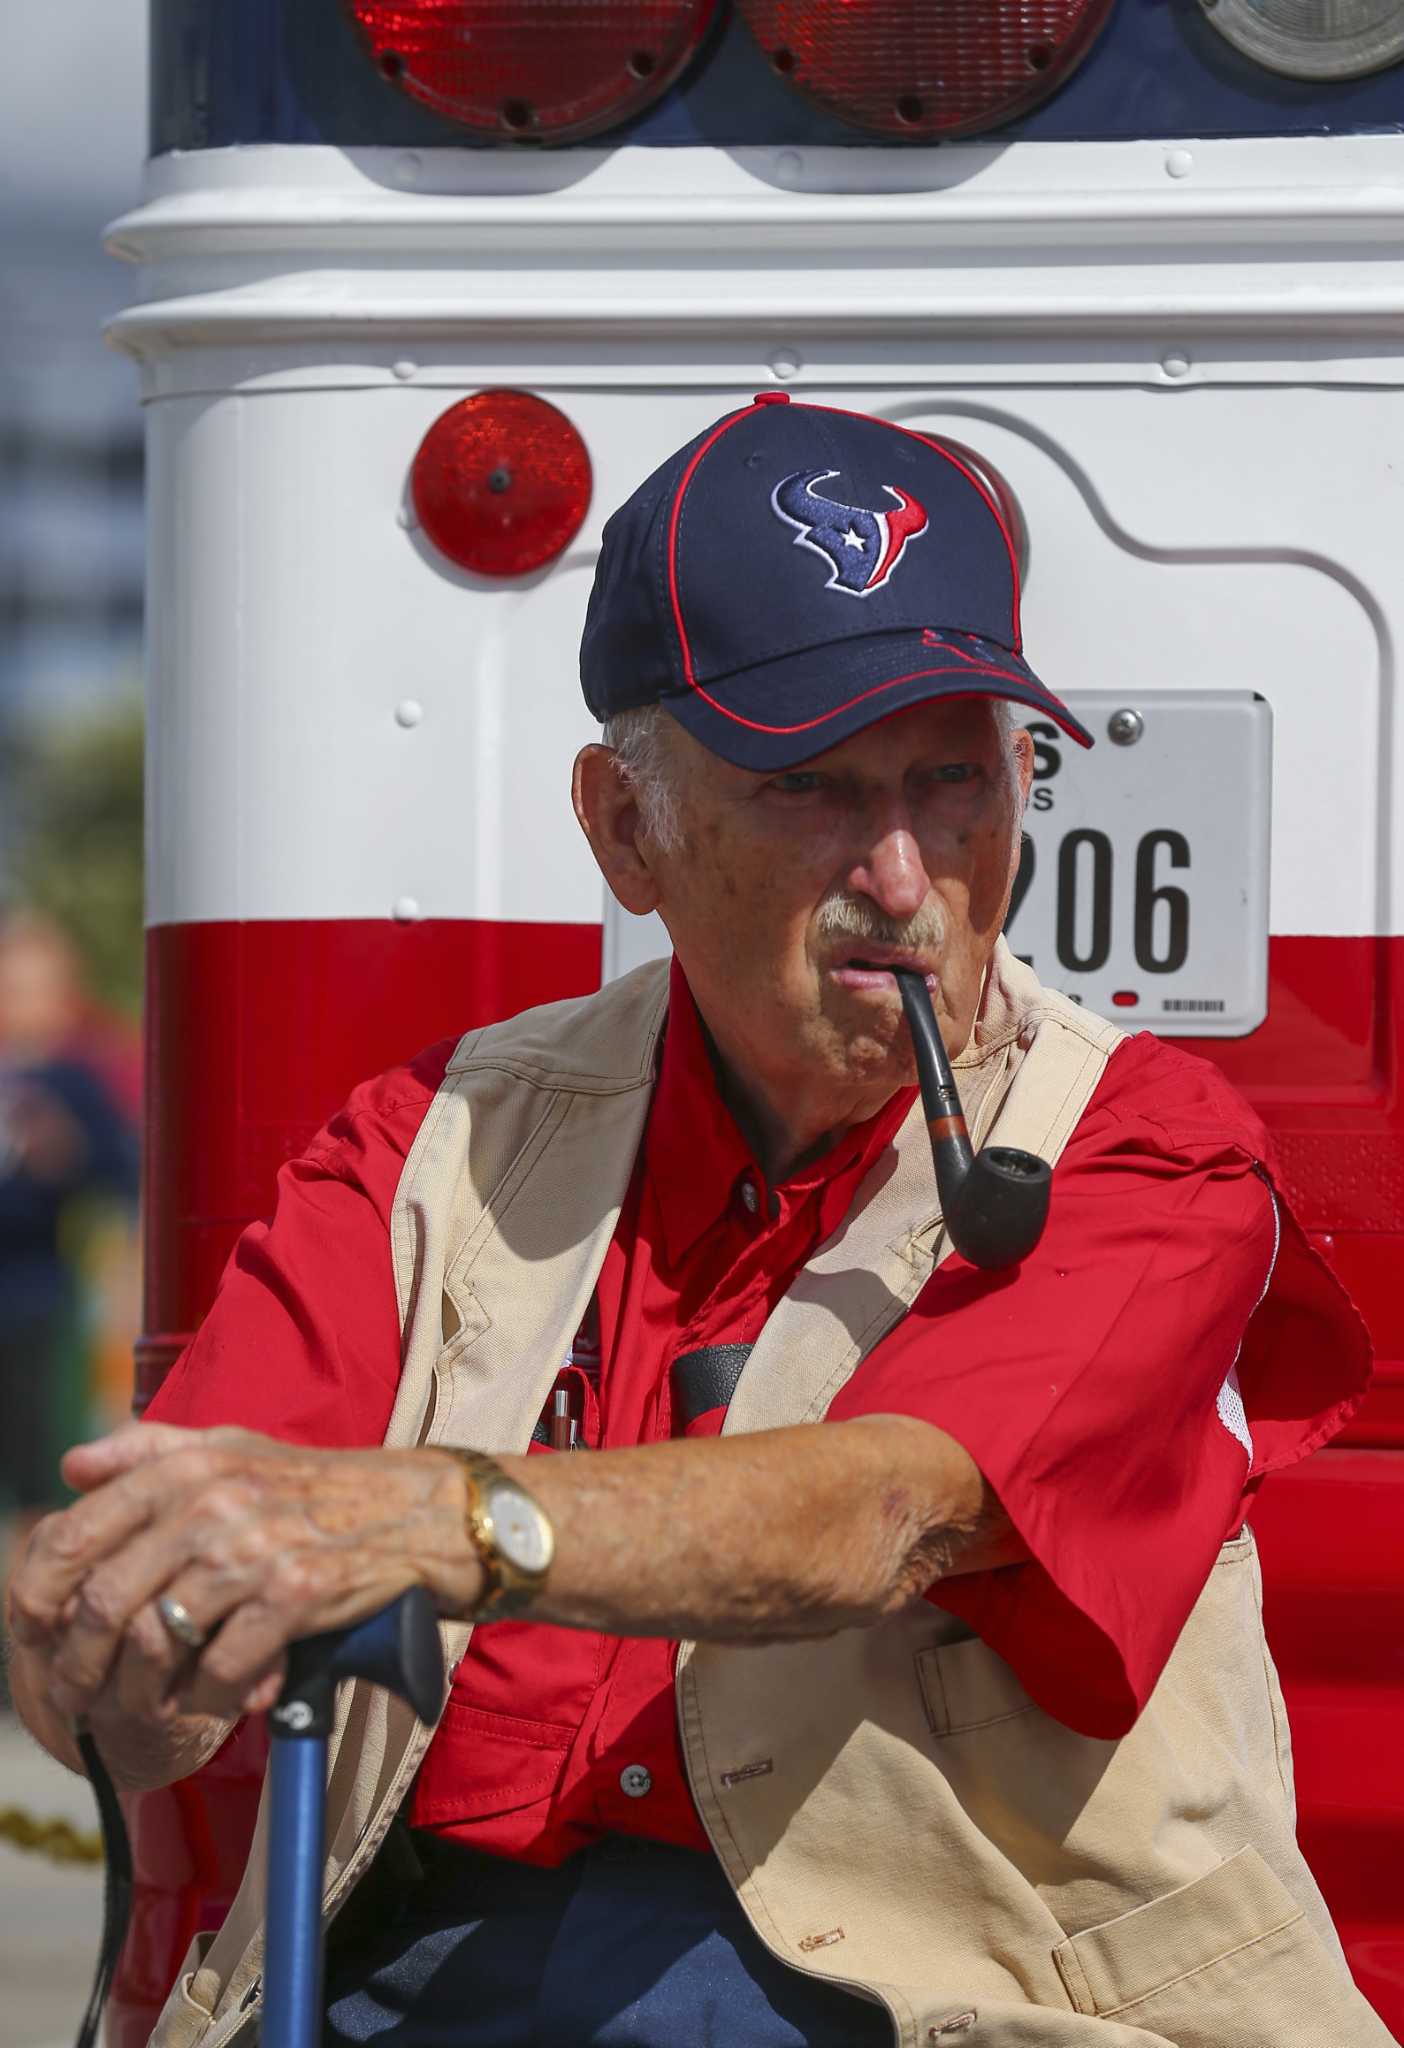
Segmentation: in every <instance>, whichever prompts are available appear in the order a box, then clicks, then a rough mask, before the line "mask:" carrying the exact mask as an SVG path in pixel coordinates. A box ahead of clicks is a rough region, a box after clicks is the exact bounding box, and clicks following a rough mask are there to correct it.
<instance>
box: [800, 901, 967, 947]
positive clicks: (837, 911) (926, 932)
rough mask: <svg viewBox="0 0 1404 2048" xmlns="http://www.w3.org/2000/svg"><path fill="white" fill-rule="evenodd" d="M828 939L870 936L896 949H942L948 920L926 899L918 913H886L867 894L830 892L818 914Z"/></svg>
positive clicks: (872, 940)
mask: <svg viewBox="0 0 1404 2048" xmlns="http://www.w3.org/2000/svg"><path fill="white" fill-rule="evenodd" d="M815 926H816V928H817V930H818V933H819V936H820V937H821V938H824V939H866V940H868V941H869V942H870V943H871V944H873V945H877V946H890V947H891V948H892V949H893V951H894V952H902V953H906V952H911V953H939V952H940V951H941V950H942V948H943V947H944V946H945V943H946V921H945V919H944V918H943V917H942V915H941V913H940V911H939V910H938V909H937V907H936V905H935V904H934V903H924V904H923V905H922V907H921V909H920V910H919V911H918V912H917V913H916V916H915V917H910V918H905V919H897V918H892V917H886V916H884V914H883V912H882V911H880V910H879V909H878V907H877V905H876V904H875V903H872V902H869V900H868V899H867V897H865V896H842V895H838V896H830V897H827V898H826V899H825V901H824V902H823V903H821V904H820V906H819V910H818V914H817V916H816V917H815Z"/></svg>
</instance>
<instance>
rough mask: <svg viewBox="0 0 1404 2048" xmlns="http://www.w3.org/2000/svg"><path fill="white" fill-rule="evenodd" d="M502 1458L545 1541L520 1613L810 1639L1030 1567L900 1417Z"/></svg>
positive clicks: (654, 1631)
mask: <svg viewBox="0 0 1404 2048" xmlns="http://www.w3.org/2000/svg"><path fill="white" fill-rule="evenodd" d="M501 1462H502V1463H503V1464H504V1466H505V1467H506V1468H507V1469H508V1470H509V1471H510V1472H511V1474H512V1476H513V1478H515V1479H518V1480H520V1482H521V1483H522V1484H523V1485H524V1486H526V1487H527V1488H528V1490H529V1491H530V1492H531V1493H532V1494H533V1495H534V1496H535V1498H536V1499H537V1500H538V1501H539V1502H540V1504H541V1506H542V1507H543V1508H544V1509H545V1510H546V1512H547V1514H548V1515H549V1516H550V1517H551V1520H552V1522H553V1524H554V1525H555V1530H556V1559H555V1563H554V1564H553V1566H552V1570H551V1577H550V1582H549V1584H548V1585H547V1587H546V1589H545V1592H544V1593H543V1594H542V1595H541V1596H540V1597H539V1598H538V1599H537V1600H536V1601H535V1602H534V1603H533V1606H532V1609H531V1616H532V1619H533V1620H537V1619H539V1620H542V1621H552V1622H557V1623H560V1624H563V1625H565V1626H567V1627H575V1628H596V1629H601V1630H604V1631H607V1632H609V1633H613V1634H619V1635H656V1636H691V1637H697V1638H701V1639H704V1640H705V1639H707V1638H711V1639H713V1640H723V1641H726V1640H733V1639H749V1640H758V1641H764V1640H767V1639H773V1638H776V1637H786V1636H806V1635H822V1634H826V1633H830V1632H832V1631H834V1630H836V1629H840V1628H849V1627H861V1626H864V1625H866V1624H868V1623H871V1622H874V1621H877V1620H879V1619H880V1618H881V1617H882V1616H883V1615H884V1614H888V1613H891V1612H894V1611H896V1610H897V1609H899V1608H901V1607H902V1606H904V1605H906V1604H907V1602H908V1601H910V1600H911V1599H913V1598H914V1597H916V1596H917V1595H919V1594H920V1593H921V1592H923V1591H924V1590H925V1588H926V1587H927V1586H928V1585H929V1584H931V1583H932V1581H933V1580H935V1579H937V1578H938V1577H941V1576H942V1575H943V1574H945V1573H948V1572H952V1571H970V1570H975V1569H980V1568H984V1567H988V1566H992V1565H997V1564H1007V1563H1013V1562H1016V1561H1017V1560H1018V1558H1019V1557H1021V1556H1022V1555H1024V1552H1023V1551H1022V1549H1021V1548H1020V1547H1019V1545H1018V1543H1017V1539H1014V1538H1012V1536H1011V1534H1010V1532H1009V1528H1008V1524H1007V1521H1006V1520H1005V1518H1004V1516H1003V1514H1002V1511H1001V1510H1000V1509H999V1507H998V1503H997V1502H996V1501H995V1500H994V1498H993V1496H992V1495H991V1493H990V1491H989V1489H988V1487H987V1486H986V1485H985V1484H984V1482H983V1480H982V1478H981V1475H980V1473H979V1471H978V1469H977V1468H976V1467H975V1465H974V1463H973V1461H972V1460H971V1459H970V1457H969V1456H968V1454H967V1453H966V1452H965V1451H964V1450H963V1449H962V1448H961V1446H960V1445H959V1444H957V1443H955V1442H954V1441H953V1439H951V1438H950V1437H948V1436H946V1435H944V1433H943V1432H941V1431H939V1430H936V1429H933V1428H931V1427H930V1426H929V1425H928V1424H926V1423H922V1422H916V1421H913V1420H911V1419H910V1418H907V1417H902V1416H882V1417H876V1418H874V1419H873V1420H872V1421H867V1422H853V1423H842V1424H809V1425H805V1426H802V1427H800V1428H792V1429H778V1430H766V1431H760V1432H757V1433H756V1434H754V1435H747V1436H738V1437H729V1438H725V1439H722V1440H720V1441H717V1440H705V1441H692V1442H679V1443H667V1444H652V1445H648V1446H646V1447H643V1448H640V1449H637V1450H619V1451H606V1452H602V1453H601V1452H580V1453H576V1454H575V1455H572V1456H570V1457H556V1458H540V1457H534V1458H530V1459H528V1458H507V1459H503V1460H502V1461H501Z"/></svg>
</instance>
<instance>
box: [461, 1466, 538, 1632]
mask: <svg viewBox="0 0 1404 2048" xmlns="http://www.w3.org/2000/svg"><path fill="white" fill-rule="evenodd" d="M439 1449H440V1450H444V1451H447V1452H448V1454H449V1456H450V1457H451V1458H454V1459H456V1460H457V1462H458V1463H459V1465H461V1466H462V1468H463V1476H464V1478H465V1480H466V1481H467V1494H468V1500H467V1507H466V1509H465V1514H464V1522H465V1526H466V1528H467V1531H468V1540H469V1542H470V1543H471V1544H472V1546H473V1548H474V1550H475V1551H476V1552H477V1555H478V1562H479V1564H481V1566H482V1568H483V1590H482V1592H481V1593H480V1594H479V1596H478V1599H477V1601H476V1603H475V1604H474V1607H473V1610H472V1612H471V1614H469V1615H467V1616H466V1617H465V1618H466V1619H467V1620H468V1621H472V1622H479V1621H502V1620H506V1619H508V1618H509V1617H510V1616H512V1615H514V1614H520V1613H521V1612H522V1610H523V1609H524V1608H526V1607H528V1606H529V1605H530V1604H531V1602H532V1601H533V1600H534V1599H535V1598H536V1596H537V1594H538V1593H540V1591H541V1590H542V1588H543V1587H544V1586H545V1584H546V1580H547V1577H548V1575H549V1573H550V1569H551V1567H550V1561H549V1559H548V1561H547V1563H546V1564H545V1565H543V1567H542V1568H541V1570H540V1571H530V1570H528V1569H526V1568H525V1567H524V1566H522V1565H519V1564H515V1563H514V1562H513V1561H512V1559H511V1558H510V1557H507V1556H506V1555H505V1554H504V1552H503V1550H502V1548H501V1546H500V1544H499V1542H498V1539H497V1530H496V1528H495V1527H494V1525H493V1518H492V1511H491V1509H490V1508H489V1507H488V1504H487V1496H488V1490H489V1488H490V1487H492V1486H494V1485H502V1486H509V1487H511V1488H512V1490H513V1491H514V1492H515V1493H519V1494H520V1495H521V1496H522V1498H523V1499H524V1500H527V1501H530V1503H531V1506H532V1507H533V1508H534V1509H535V1511H536V1513H537V1514H538V1515H540V1516H541V1519H542V1521H543V1522H545V1523H546V1526H547V1528H548V1530H549V1529H550V1526H551V1524H550V1518H549V1517H548V1515H547V1514H546V1510H545V1509H544V1508H543V1507H542V1506H541V1505H540V1503H539V1502H538V1501H536V1500H533V1499H532V1496H531V1495H530V1494H529V1493H528V1492H527V1490H526V1488H525V1487H524V1486H522V1485H520V1484H519V1482H518V1481H517V1480H515V1479H513V1478H512V1477H511V1476H510V1475H509V1474H508V1473H506V1472H504V1471H503V1469H502V1467H501V1465H499V1464H498V1462H497V1460H496V1458H490V1457H489V1456H488V1454H487V1452H486V1451H470V1450H464V1449H461V1448H460V1447H459V1446H457V1445H456V1444H441V1445H440V1446H439Z"/></svg>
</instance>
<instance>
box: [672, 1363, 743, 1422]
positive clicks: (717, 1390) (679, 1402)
mask: <svg viewBox="0 0 1404 2048" xmlns="http://www.w3.org/2000/svg"><path fill="white" fill-rule="evenodd" d="M753 1349H754V1346H753V1345H750V1344H708V1345H705V1346H704V1347H703V1349H702V1350H701V1351H685V1352H684V1353H683V1355H682V1357H681V1358H675V1359H674V1360H673V1407H674V1410H675V1411H676V1413H677V1414H679V1415H680V1416H681V1417H682V1420H683V1426H684V1428H688V1429H690V1428H691V1426H692V1424H693V1423H694V1422H696V1420H697V1418H698V1416H699V1415H706V1414H709V1413H710V1411H711V1410H712V1409H713V1408H729V1407H730V1406H731V1397H732V1395H733V1394H734V1393H735V1392H736V1383H737V1381H738V1380H739V1379H740V1377H741V1370H742V1367H743V1366H744V1365H745V1363H746V1360H747V1359H748V1358H749V1357H750V1355H751V1352H752V1350H753Z"/></svg>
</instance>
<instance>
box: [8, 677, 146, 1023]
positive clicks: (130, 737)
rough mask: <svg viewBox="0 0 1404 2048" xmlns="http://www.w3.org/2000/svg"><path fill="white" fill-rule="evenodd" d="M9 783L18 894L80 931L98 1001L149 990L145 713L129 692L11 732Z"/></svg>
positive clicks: (128, 1008)
mask: <svg viewBox="0 0 1404 2048" xmlns="http://www.w3.org/2000/svg"><path fill="white" fill-rule="evenodd" d="M6 752H7V753H8V754H9V756H10V758H9V760H8V761H7V763H6V764H5V766H6V768H7V770H8V773H7V774H6V775H5V776H4V778H3V779H4V781H5V783H6V784H7V785H8V788H9V791H10V793H11V796H12V799H13V802H14V815H13V819H12V822H11V826H10V829H9V832H8V835H7V836H8V837H9V842H10V846H9V851H10V857H11V883H12V889H13V894H14V895H15V897H16V898H17V899H18V900H19V901H20V902H22V903H25V904H29V905H32V906H33V908H35V909H36V910H43V911H47V912H48V913H49V914H50V915H51V916H52V917H55V918H57V919H58V921H59V923H60V924H62V925H63V926H64V927H65V929H66V930H67V931H68V932H69V933H70V934H71V935H72V937H73V939H74V941H75V943H76V944H77V946H78V947H79V950H80V951H81V953H82V955H83V959H84V962H85V964H86V966H87V969H88V975H89V979H90V985H91V989H92V993H93V994H94V995H95V996H96V997H97V998H98V1000H99V1002H101V1003H103V1004H104V1005H107V1006H109V1007H111V1008H112V1009H114V1010H118V1011H120V1012H122V1013H123V1014H124V1015H126V1016H129V1017H133V1018H135V1017H137V1016H138V1015H139V1014H140V1009H141V988H142V714H141V703H140V700H139V699H135V700H134V699H133V698H131V697H124V698H122V699H121V700H119V702H118V703H117V704H116V705H114V706H113V707H112V708H111V709H106V710H103V711H101V712H98V713H95V714H94V715H93V716H91V717H89V718H85V719H84V720H82V722H81V723H79V722H75V723H72V724H67V725H50V726H45V727H41V728H39V729H37V730H35V731H32V732H30V733H28V734H23V735H19V736H11V738H10V740H9V742H8V745H7V748H6Z"/></svg>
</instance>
